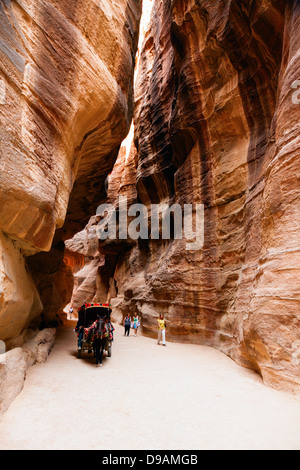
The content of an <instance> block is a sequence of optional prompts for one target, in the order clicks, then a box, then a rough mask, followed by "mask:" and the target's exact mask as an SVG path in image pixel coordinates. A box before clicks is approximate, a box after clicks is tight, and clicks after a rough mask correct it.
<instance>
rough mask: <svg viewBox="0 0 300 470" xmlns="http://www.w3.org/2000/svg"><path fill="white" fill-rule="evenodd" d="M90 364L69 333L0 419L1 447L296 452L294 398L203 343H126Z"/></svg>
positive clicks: (298, 414) (298, 418) (299, 407)
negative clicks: (79, 355) (97, 363)
mask: <svg viewBox="0 0 300 470" xmlns="http://www.w3.org/2000/svg"><path fill="white" fill-rule="evenodd" d="M122 333H123V329H120V328H119V327H117V330H116V341H115V343H114V346H113V356H112V358H106V359H105V360H104V366H103V368H96V367H95V365H94V362H93V361H92V360H91V358H89V357H86V358H83V359H81V360H78V359H77V358H76V338H75V334H74V333H73V331H72V329H71V328H70V327H68V328H64V329H62V330H60V331H59V332H58V335H57V341H56V344H55V347H54V349H53V351H52V353H51V355H50V357H49V359H48V361H47V363H46V364H45V365H41V366H34V367H33V368H31V370H30V371H29V373H28V378H27V380H26V384H25V388H24V390H23V392H22V393H21V394H20V395H19V397H18V398H17V399H16V400H15V402H14V403H13V404H12V406H11V407H10V409H9V410H8V412H7V413H6V414H5V415H4V417H3V418H2V420H1V422H0V449H1V450H3V449H35V450H36V449H107V450H127V449H136V450H138V449H143V450H150V449H152V450H153V449H157V450H159V449H164V450H170V449H174V450H193V449H194V450H200V449H300V398H294V397H291V396H289V395H285V394H282V393H280V392H277V391H274V390H272V389H269V388H267V387H265V386H264V385H263V384H262V382H261V380H260V378H259V377H258V375H256V374H254V373H252V372H251V371H247V370H245V369H242V368H240V367H238V366H237V365H236V364H235V363H234V362H232V361H231V360H230V359H229V358H227V357H226V356H224V355H223V354H222V353H220V352H219V351H216V350H213V349H211V348H207V347H201V346H195V345H184V344H168V347H167V348H163V347H162V346H160V347H159V346H157V345H156V342H155V341H154V340H152V339H149V338H144V337H141V336H140V337H137V338H135V337H134V336H132V337H129V338H125V337H123V336H122Z"/></svg>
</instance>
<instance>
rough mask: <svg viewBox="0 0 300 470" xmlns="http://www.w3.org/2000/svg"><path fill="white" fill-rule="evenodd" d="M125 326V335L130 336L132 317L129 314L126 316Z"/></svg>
mask: <svg viewBox="0 0 300 470" xmlns="http://www.w3.org/2000/svg"><path fill="white" fill-rule="evenodd" d="M124 327H125V333H124V336H129V335H130V327H131V317H130V316H129V315H126V317H125V320H124Z"/></svg>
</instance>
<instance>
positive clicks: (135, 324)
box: [133, 315, 140, 336]
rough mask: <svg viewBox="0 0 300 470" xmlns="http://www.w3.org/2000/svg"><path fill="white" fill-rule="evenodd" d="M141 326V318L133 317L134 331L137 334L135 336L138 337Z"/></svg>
mask: <svg viewBox="0 0 300 470" xmlns="http://www.w3.org/2000/svg"><path fill="white" fill-rule="evenodd" d="M139 326H140V322H139V317H138V315H137V316H136V317H133V329H134V333H135V334H134V336H137V332H138V329H139Z"/></svg>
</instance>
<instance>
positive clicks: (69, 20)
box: [0, 0, 141, 340]
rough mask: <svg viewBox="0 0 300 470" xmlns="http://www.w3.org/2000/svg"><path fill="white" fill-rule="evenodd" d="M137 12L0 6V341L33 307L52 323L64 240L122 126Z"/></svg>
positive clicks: (17, 2)
mask: <svg viewBox="0 0 300 470" xmlns="http://www.w3.org/2000/svg"><path fill="white" fill-rule="evenodd" d="M140 14H141V1H140V0H116V1H115V2H108V1H107V0H84V1H83V0H71V1H70V0H68V1H66V0H59V1H57V0H47V1H46V0H45V1H44V0H42V1H39V2H36V1H34V0H13V1H11V0H3V1H1V3H0V168H1V172H0V253H1V260H0V282H1V284H0V338H1V339H2V340H6V339H9V338H13V337H17V336H18V335H19V334H20V333H21V332H22V330H23V329H24V328H26V327H27V326H28V324H29V323H30V321H31V320H32V319H33V318H35V317H37V316H39V315H40V314H42V315H43V317H42V318H43V320H44V321H45V322H46V323H47V322H48V323H49V324H51V323H55V322H56V321H57V312H59V311H60V310H61V308H62V307H64V306H65V305H66V300H67V299H70V298H71V295H72V289H73V280H72V272H71V270H70V267H69V266H68V264H66V263H65V262H64V244H63V242H64V240H65V239H67V238H70V236H73V235H74V234H75V233H76V232H78V231H79V230H81V229H82V228H84V226H85V225H86V223H87V222H88V220H89V218H90V216H91V215H92V214H93V213H95V210H96V207H97V205H98V201H99V200H100V199H101V198H103V197H104V196H105V184H104V183H105V180H106V177H107V175H108V173H109V172H110V171H111V169H112V167H113V164H114V162H115V159H116V157H117V154H118V150H119V146H120V144H121V142H122V140H123V139H124V138H125V136H126V134H127V133H128V130H129V127H130V122H131V118H132V112H133V72H134V66H135V54H136V48H137V42H138V30H139V20H140ZM50 250H52V251H50ZM40 252H47V253H46V254H45V255H42V254H40ZM37 253H38V254H37ZM36 254H37V255H36ZM34 281H35V284H36V286H35V285H34Z"/></svg>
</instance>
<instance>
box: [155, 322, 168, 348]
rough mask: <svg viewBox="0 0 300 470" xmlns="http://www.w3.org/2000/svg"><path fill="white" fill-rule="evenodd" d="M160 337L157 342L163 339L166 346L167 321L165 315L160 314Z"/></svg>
mask: <svg viewBox="0 0 300 470" xmlns="http://www.w3.org/2000/svg"><path fill="white" fill-rule="evenodd" d="M157 323H158V338H157V344H160V342H161V341H162V345H163V346H166V326H167V324H166V321H165V318H164V316H163V315H160V316H159V318H158V321H157Z"/></svg>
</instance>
